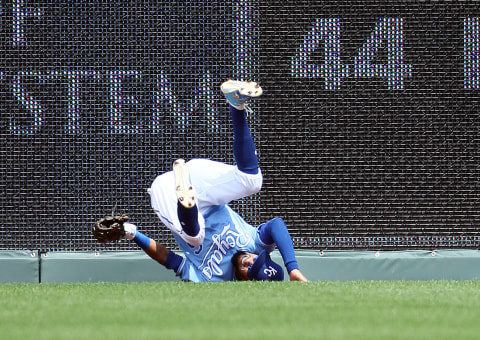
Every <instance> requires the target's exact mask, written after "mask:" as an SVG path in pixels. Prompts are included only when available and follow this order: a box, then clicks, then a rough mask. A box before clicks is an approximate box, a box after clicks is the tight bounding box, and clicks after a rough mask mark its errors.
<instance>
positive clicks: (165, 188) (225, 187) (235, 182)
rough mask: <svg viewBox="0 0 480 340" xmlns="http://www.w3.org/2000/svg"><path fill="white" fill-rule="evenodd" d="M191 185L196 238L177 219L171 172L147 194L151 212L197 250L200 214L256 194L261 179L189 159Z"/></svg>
mask: <svg viewBox="0 0 480 340" xmlns="http://www.w3.org/2000/svg"><path fill="white" fill-rule="evenodd" d="M187 166H188V170H189V173H190V182H191V184H192V185H193V188H194V190H195V193H196V197H197V207H198V211H199V214H198V222H199V225H200V232H199V233H198V235H197V236H195V237H192V236H189V235H187V234H186V233H185V232H183V230H182V226H181V224H180V221H179V219H178V215H177V195H176V192H175V178H174V174H173V171H169V172H166V173H164V174H162V175H159V176H158V177H157V178H156V179H155V180H154V181H153V183H152V186H151V187H150V189H149V191H148V192H149V193H150V196H151V201H152V208H153V210H154V211H155V213H156V214H157V215H158V216H159V217H160V219H161V221H162V222H163V223H164V224H165V225H166V226H167V227H168V228H169V229H170V230H171V231H172V232H173V233H174V234H175V235H177V236H179V237H180V238H182V239H183V240H184V241H185V242H187V243H188V244H190V245H193V246H198V245H201V244H202V243H203V239H204V237H205V220H204V218H203V214H204V213H205V212H207V210H208V209H209V208H210V207H212V206H215V205H225V204H228V203H229V202H230V201H232V200H236V199H240V198H242V197H246V196H249V195H252V194H254V193H257V192H258V191H260V189H261V187H262V181H263V176H262V172H261V170H260V169H259V172H258V173H257V174H254V175H252V174H247V173H244V172H241V171H240V170H238V168H237V167H236V166H234V165H229V164H225V163H221V162H217V161H213V160H209V159H192V160H190V161H189V162H187Z"/></svg>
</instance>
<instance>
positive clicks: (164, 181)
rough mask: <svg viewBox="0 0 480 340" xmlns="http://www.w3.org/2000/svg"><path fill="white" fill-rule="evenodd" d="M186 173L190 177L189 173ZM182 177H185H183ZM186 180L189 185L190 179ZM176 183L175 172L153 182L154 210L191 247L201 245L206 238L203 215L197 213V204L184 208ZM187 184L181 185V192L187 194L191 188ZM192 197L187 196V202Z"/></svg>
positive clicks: (152, 201) (170, 172) (152, 199)
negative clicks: (194, 220)
mask: <svg viewBox="0 0 480 340" xmlns="http://www.w3.org/2000/svg"><path fill="white" fill-rule="evenodd" d="M186 173H187V176H188V171H187V172H186ZM181 177H183V175H182V176H181ZM177 178H178V176H177ZM186 178H187V180H186V181H185V183H188V182H189V181H188V177H186ZM176 182H177V179H176V178H175V174H174V171H169V172H166V173H164V174H162V175H160V176H158V177H157V178H156V179H155V180H154V181H153V183H152V186H151V187H150V189H149V190H148V192H149V194H150V198H151V203H152V208H153V210H154V211H155V213H156V214H157V215H158V217H160V220H161V221H162V222H163V224H164V225H165V226H166V227H168V228H169V229H170V230H171V231H172V232H173V233H174V234H175V235H177V236H179V237H180V238H182V239H183V240H184V241H185V242H186V243H188V244H190V245H193V246H198V245H201V244H202V243H203V238H204V237H205V220H204V218H203V216H202V214H199V213H198V211H197V212H195V210H196V209H197V204H195V205H193V206H191V207H188V203H187V207H184V206H183V205H182V204H181V203H180V200H179V198H178V195H177V190H176V189H177V187H178V185H177V183H176ZM185 183H181V191H182V192H183V193H184V194H187V193H188V192H189V190H188V189H189V187H188V186H186V184H185ZM185 188H186V189H185ZM190 195H191V193H190ZM190 195H186V196H185V202H189V200H191V197H192V196H190ZM179 207H180V208H179ZM182 207H183V208H182ZM193 219H196V223H194V222H192V220H193ZM182 222H183V223H182ZM183 224H185V225H186V227H184V225H183ZM190 226H193V228H189V227H190ZM197 226H198V227H197ZM197 228H198V229H197Z"/></svg>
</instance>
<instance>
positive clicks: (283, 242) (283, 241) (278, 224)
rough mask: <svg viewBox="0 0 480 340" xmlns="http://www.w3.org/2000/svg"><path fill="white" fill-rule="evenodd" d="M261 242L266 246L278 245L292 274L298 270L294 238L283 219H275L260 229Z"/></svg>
mask: <svg viewBox="0 0 480 340" xmlns="http://www.w3.org/2000/svg"><path fill="white" fill-rule="evenodd" d="M258 231H259V237H260V240H261V241H262V242H263V243H265V244H274V243H275V244H276V245H277V247H278V250H279V251H280V254H282V258H283V263H284V264H285V267H286V268H287V271H288V272H289V273H290V272H291V271H292V270H294V269H298V263H297V259H296V258H295V251H294V249H293V243H292V238H291V237H290V234H289V233H288V229H287V225H286V224H285V222H284V221H283V219H281V218H279V217H275V218H273V219H271V220H270V221H268V222H266V223H264V224H262V225H261V226H260V227H259V230H258Z"/></svg>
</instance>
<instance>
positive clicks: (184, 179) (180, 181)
mask: <svg viewBox="0 0 480 340" xmlns="http://www.w3.org/2000/svg"><path fill="white" fill-rule="evenodd" d="M173 174H174V175H175V190H176V193H177V198H178V201H179V202H180V204H182V205H183V206H184V207H185V208H193V206H195V191H194V190H193V186H192V184H191V183H190V175H189V173H188V167H187V163H186V162H185V160H184V159H181V158H180V159H177V160H176V161H175V162H173Z"/></svg>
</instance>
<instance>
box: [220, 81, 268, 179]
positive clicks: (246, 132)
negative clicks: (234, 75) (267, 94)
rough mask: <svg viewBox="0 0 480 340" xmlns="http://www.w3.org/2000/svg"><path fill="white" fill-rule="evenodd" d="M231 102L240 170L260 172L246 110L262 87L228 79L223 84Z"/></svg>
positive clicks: (258, 94) (250, 82) (234, 152)
mask: <svg viewBox="0 0 480 340" xmlns="http://www.w3.org/2000/svg"><path fill="white" fill-rule="evenodd" d="M220 88H221V90H222V92H223V93H224V94H225V97H226V98H227V101H228V103H229V109H230V116H231V119H232V126H233V155H234V157H235V162H236V164H237V167H238V169H239V170H240V171H242V172H245V173H247V174H256V173H258V159H257V154H256V151H255V144H254V141H253V137H252V134H251V132H250V128H249V126H248V122H247V115H246V111H245V105H246V102H247V101H248V100H249V99H252V98H257V97H259V96H261V95H262V93H263V90H262V88H261V87H260V86H259V85H258V84H257V83H255V82H252V81H249V82H242V81H235V80H228V81H226V82H224V83H223V84H222V85H221V87H220Z"/></svg>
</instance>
